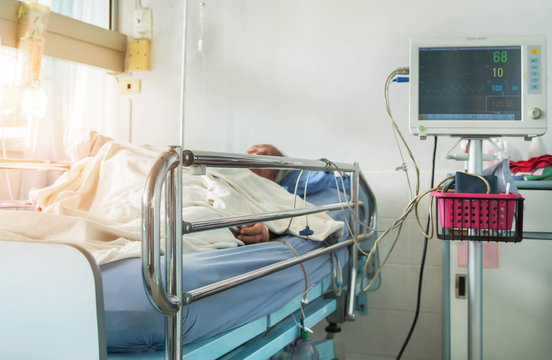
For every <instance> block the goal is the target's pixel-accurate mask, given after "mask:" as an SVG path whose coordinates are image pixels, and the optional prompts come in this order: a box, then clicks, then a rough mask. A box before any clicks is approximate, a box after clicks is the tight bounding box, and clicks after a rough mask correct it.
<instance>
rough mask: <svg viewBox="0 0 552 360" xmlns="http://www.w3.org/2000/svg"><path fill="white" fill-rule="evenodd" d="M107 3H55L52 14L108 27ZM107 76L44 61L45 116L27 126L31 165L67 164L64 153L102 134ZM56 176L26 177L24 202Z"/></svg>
mask: <svg viewBox="0 0 552 360" xmlns="http://www.w3.org/2000/svg"><path fill="white" fill-rule="evenodd" d="M105 3H106V2H105V1H97V0H79V1H73V0H53V1H52V6H51V10H52V11H54V12H56V13H60V14H62V15H65V16H69V17H72V18H75V19H78V20H81V21H85V22H88V23H91V24H93V25H96V26H102V27H105V26H106V18H107V17H106V14H107V13H108V9H107V8H106V7H105ZM105 76H106V75H105V70H102V69H98V68H94V67H91V66H86V65H80V64H74V63H71V62H69V61H64V60H58V59H53V58H48V57H44V58H43V60H42V68H41V75H40V79H41V82H40V83H41V86H42V87H43V88H44V90H45V91H46V94H47V98H48V100H47V108H46V114H45V116H44V117H43V118H40V119H31V120H30V121H29V125H28V131H27V138H26V147H25V157H26V158H27V159H41V160H42V159H47V160H68V157H67V155H66V153H65V149H66V148H67V147H68V146H69V145H71V144H73V143H75V142H76V141H77V140H78V139H79V138H81V137H82V136H83V135H85V134H86V133H87V132H88V131H91V130H96V131H98V132H100V133H102V132H103V130H104V129H103V127H104V126H103V108H104V104H103V102H104V97H103V93H104V84H105ZM59 175H60V173H59V172H57V171H44V172H36V171H28V172H27V174H25V176H23V178H22V184H21V191H20V198H23V199H25V198H27V194H28V192H29V190H30V189H32V188H41V187H45V186H48V185H50V184H51V183H52V182H53V181H54V180H55V179H56V178H57V177H58V176H59Z"/></svg>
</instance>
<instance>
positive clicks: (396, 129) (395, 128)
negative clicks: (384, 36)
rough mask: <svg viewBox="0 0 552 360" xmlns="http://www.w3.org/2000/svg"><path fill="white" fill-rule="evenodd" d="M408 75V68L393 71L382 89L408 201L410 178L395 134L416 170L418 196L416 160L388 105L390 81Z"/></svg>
mask: <svg viewBox="0 0 552 360" xmlns="http://www.w3.org/2000/svg"><path fill="white" fill-rule="evenodd" d="M408 74H410V69H409V68H408V67H399V68H397V69H395V70H393V71H392V72H391V73H390V74H389V76H388V77H387V80H386V81H385V87H384V92H383V97H384V102H385V110H386V111H387V115H389V119H390V120H391V125H392V129H393V137H394V138H395V142H396V143H397V149H398V150H399V154H400V157H401V160H402V165H401V166H399V167H397V168H396V170H403V171H404V173H405V175H406V181H407V183H408V192H409V194H410V199H412V198H413V196H412V186H411V184H410V177H409V175H408V169H407V167H406V162H405V160H404V156H403V154H402V150H401V146H400V144H399V142H398V139H397V134H398V135H399V137H400V139H401V141H402V143H403V144H404V147H405V148H406V151H407V152H408V155H409V156H410V159H411V160H412V162H413V163H414V168H415V170H416V192H415V194H416V195H418V192H419V187H420V185H419V183H420V170H419V169H418V164H417V163H416V160H415V159H414V156H413V155H412V151H411V150H410V147H409V146H408V144H407V143H406V141H405V139H404V137H403V135H402V132H401V131H400V130H399V127H398V125H397V123H396V122H395V119H394V118H393V115H392V114H391V107H390V105H389V85H390V84H391V82H392V81H394V78H395V77H396V76H397V75H408ZM400 78H401V79H404V78H405V77H400ZM397 82H406V80H401V81H397Z"/></svg>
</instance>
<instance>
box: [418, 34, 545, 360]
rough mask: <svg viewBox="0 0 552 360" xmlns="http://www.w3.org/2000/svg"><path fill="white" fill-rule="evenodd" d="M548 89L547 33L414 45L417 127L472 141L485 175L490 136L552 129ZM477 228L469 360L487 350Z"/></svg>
mask: <svg viewBox="0 0 552 360" xmlns="http://www.w3.org/2000/svg"><path fill="white" fill-rule="evenodd" d="M546 90H547V80H546V38H545V37H544V36H525V37H495V38H493V37H471V38H453V39H450V38H449V39H446V38H441V39H412V40H411V42H410V132H411V133H412V134H413V135H416V136H419V137H420V138H421V139H425V138H426V137H427V136H443V135H446V136H458V137H461V138H465V139H468V140H469V153H468V171H469V172H470V173H475V174H481V172H482V141H483V139H485V138H488V137H494V136H523V137H525V138H531V137H534V136H539V135H542V134H544V133H545V132H546V129H547V115H548V114H547V94H546ZM520 215H521V214H520ZM520 217H521V216H520ZM520 221H522V219H520ZM454 229H455V227H453V229H452V231H456V230H454ZM473 231H474V230H473V229H470V230H468V231H467V232H466V237H465V238H464V239H465V240H469V245H468V358H469V359H473V360H475V359H481V358H482V354H483V350H482V344H483V340H482V334H483V331H482V317H483V314H482V312H483V304H482V303H483V301H482V290H483V289H482V244H481V241H480V240H482V239H478V238H477V236H470V235H469V234H473ZM495 240H497V239H495ZM498 241H500V239H498ZM444 336H445V335H444ZM444 358H448V356H446V354H444Z"/></svg>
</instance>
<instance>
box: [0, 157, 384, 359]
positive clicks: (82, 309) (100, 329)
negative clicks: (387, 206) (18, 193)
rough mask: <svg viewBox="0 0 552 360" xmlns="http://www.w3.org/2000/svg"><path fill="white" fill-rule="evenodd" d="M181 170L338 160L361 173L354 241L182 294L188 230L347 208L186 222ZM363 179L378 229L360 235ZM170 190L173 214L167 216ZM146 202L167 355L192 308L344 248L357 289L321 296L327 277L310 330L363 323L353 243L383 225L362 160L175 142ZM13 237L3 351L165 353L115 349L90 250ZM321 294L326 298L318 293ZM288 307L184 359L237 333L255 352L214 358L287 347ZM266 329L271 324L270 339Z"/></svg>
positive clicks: (152, 293)
mask: <svg viewBox="0 0 552 360" xmlns="http://www.w3.org/2000/svg"><path fill="white" fill-rule="evenodd" d="M182 166H187V167H190V170H191V172H192V173H197V174H202V173H204V171H205V167H206V166H213V167H236V168H277V169H304V170H331V171H333V170H335V167H334V166H337V167H338V168H339V169H340V170H341V171H343V172H349V173H352V186H351V189H352V191H351V193H352V199H351V201H350V202H349V204H345V206H347V205H348V206H350V208H351V217H350V218H351V222H352V227H351V228H352V229H353V234H352V237H351V238H350V239H348V240H345V241H342V242H339V243H336V244H334V245H330V246H327V247H324V248H319V249H316V250H313V251H311V252H309V253H306V254H304V255H300V256H296V257H294V258H291V259H288V260H284V261H281V262H278V263H275V264H272V265H269V266H266V267H263V268H260V269H257V270H254V271H251V272H248V273H246V274H242V275H239V276H235V277H232V278H230V279H226V280H223V281H219V282H216V283H214V284H210V285H207V286H203V287H201V288H198V289H194V290H191V291H187V292H183V291H182V242H181V241H179V239H180V238H181V236H180V235H179V234H186V233H192V232H198V231H205V230H211V229H218V228H223V227H229V226H239V225H244V224H251V223H256V222H263V221H269V220H273V219H283V218H289V217H293V216H301V215H306V214H311V213H315V212H322V211H329V210H338V209H342V208H343V206H344V204H340V203H337V204H330V205H323V206H317V207H307V208H301V209H293V210H287V211H280V212H273V213H264V214H255V215H248V216H237V217H227V218H222V219H217V220H204V221H198V222H193V223H191V222H186V221H185V220H184V221H183V219H182V218H181V211H180V209H181V206H182V204H181V201H182V187H181V186H180V185H179V184H182V181H181V180H182ZM360 184H362V187H363V189H364V191H365V193H367V196H368V198H369V202H370V204H369V206H366V209H367V212H368V213H367V214H365V216H363V218H364V219H368V223H369V227H368V229H365V230H364V231H363V232H362V233H360V234H359V231H358V230H359V228H360V226H359V224H358V222H357V219H358V214H359V211H360V205H362V204H361V202H360V201H359V187H360ZM163 195H164V197H165V201H164V206H165V217H166V219H161V213H162V209H161V206H162V204H163V201H162V197H163ZM142 203H143V206H142V232H143V236H142V248H143V253H142V275H143V282H144V287H145V289H146V292H147V294H148V297H149V299H150V301H151V302H152V304H153V306H154V307H155V308H156V309H157V310H159V311H161V312H162V313H163V314H164V317H165V354H164V355H165V359H182V358H183V350H182V349H183V347H182V323H181V321H180V320H179V319H181V314H182V309H183V307H184V306H186V305H188V304H190V303H192V302H194V301H197V300H199V299H201V298H204V297H207V296H211V295H214V294H216V293H218V292H221V291H224V290H227V289H230V288H233V287H235V286H238V285H240V284H243V283H246V282H249V281H252V280H254V279H257V278H260V277H262V276H266V275H268V274H271V273H274V272H276V271H279V270H282V269H285V268H288V267H290V266H293V265H296V264H299V263H301V262H304V261H307V260H309V259H312V258H314V257H317V256H321V255H324V254H329V253H331V252H334V251H336V250H338V249H340V248H343V247H349V252H348V254H349V261H348V265H347V266H348V274H347V275H348V276H347V277H346V278H348V279H346V280H347V281H348V286H347V288H348V294H345V292H344V294H342V296H341V297H340V298H338V299H326V298H322V297H321V295H322V294H323V293H324V291H325V290H326V289H327V288H328V287H329V285H328V284H327V281H325V282H324V283H322V284H319V285H318V286H317V287H315V288H313V289H311V290H310V291H309V292H308V294H307V295H308V297H309V298H312V300H314V301H312V303H310V304H308V305H307V307H306V309H305V319H306V320H305V324H306V326H309V327H310V326H313V325H314V324H315V323H316V322H318V321H320V320H322V319H323V318H325V317H328V316H330V318H331V320H330V318H328V319H329V321H331V322H336V323H341V322H343V321H345V320H353V319H354V317H355V314H354V310H355V295H356V294H357V292H358V278H357V270H358V269H357V267H358V264H357V260H358V258H359V257H358V249H357V248H356V246H355V245H354V240H353V239H356V241H358V242H362V241H364V240H366V239H370V238H371V237H372V236H373V235H374V234H375V223H376V200H375V196H374V195H373V193H372V191H371V189H370V187H369V185H368V184H367V182H366V181H365V179H364V177H363V176H362V174H361V173H360V171H359V167H358V164H352V165H351V164H342V163H337V164H333V163H330V162H329V161H327V160H314V161H313V160H303V159H295V158H286V157H272V156H261V155H241V154H225V153H213V152H202V151H193V152H192V151H182V149H181V148H180V147H169V148H167V149H166V151H164V152H163V153H162V154H161V155H160V156H159V157H158V158H157V160H156V161H155V162H154V164H153V166H152V168H151V170H150V174H149V175H148V178H147V180H146V184H145V190H144V195H143V199H142ZM163 222H164V224H163ZM163 225H164V226H165V229H166V237H165V241H166V243H165V245H166V249H165V255H164V256H165V257H166V267H165V269H164V275H165V276H166V279H167V281H163V280H162V278H163V276H162V272H163V269H161V260H160V259H161V251H160V248H161V246H160V245H161V244H160V242H161V236H160V233H161V226H163ZM4 240H6V239H1V240H0V288H1V289H2V297H1V298H0V318H2V322H1V323H0V338H2V339H3V340H5V341H6V344H8V343H9V344H10V346H4V347H3V348H2V349H0V357H6V358H56V359H65V358H67V359H70V358H74V357H79V358H83V359H84V358H90V359H98V358H100V359H105V358H109V359H130V358H132V359H152V358H155V359H159V358H162V353H160V352H155V353H151V352H148V353H125V354H109V355H108V354H107V352H106V345H105V344H106V341H105V335H104V324H103V290H102V281H101V275H100V271H99V268H98V266H97V264H96V263H95V261H94V260H93V259H92V258H91V257H90V255H89V254H88V253H87V252H86V251H85V250H83V249H80V248H79V247H78V246H77V245H74V244H46V243H44V242H39V241H38V242H14V241H4ZM361 245H362V244H361ZM45 254H47V256H45ZM68 270H70V271H68ZM8 273H9V276H8ZM344 280H345V279H344ZM317 297H318V299H316V298H317ZM37 299H38V300H37ZM288 305H289V306H288ZM288 305H286V306H284V308H282V309H281V311H278V312H279V313H278V314H271V315H269V317H270V318H271V320H268V321H265V320H263V319H259V320H258V321H254V322H253V323H248V324H246V325H244V326H242V327H240V328H238V329H235V330H231V331H229V332H227V333H225V334H222V335H220V336H218V337H217V339H215V340H213V339H206V340H202V341H200V342H199V343H200V344H189V345H186V346H185V349H187V350H186V351H189V353H188V354H187V355H185V354H184V357H185V358H194V356H195V355H194V354H199V353H201V354H202V355H201V358H204V357H203V355H205V354H206V353H208V351H207V352H205V351H203V350H205V348H213V347H215V348H217V347H220V346H221V345H222V344H224V345H225V346H226V347H227V346H228V345H227V343H228V338H229V337H230V338H234V337H235V336H236V335H237V336H242V337H247V336H249V339H251V338H254V339H253V340H252V341H251V342H249V343H253V345H252V346H250V347H248V348H247V349H244V348H243V346H242V347H241V348H237V349H235V350H234V351H233V352H232V351H231V350H232V348H228V349H225V350H224V352H222V353H220V354H218V353H217V354H215V355H213V356H212V358H216V357H219V356H221V355H223V354H225V353H227V352H228V351H230V353H228V354H227V355H224V356H225V357H224V358H225V359H245V358H251V359H258V358H267V357H269V356H271V354H275V353H276V352H278V351H279V350H280V349H281V348H282V347H283V346H285V343H284V345H281V344H282V341H287V343H289V342H290V341H293V339H295V338H296V337H297V334H298V329H297V327H296V326H295V324H294V321H292V320H290V316H288V315H289V314H291V313H292V312H293V311H294V310H296V309H297V307H296V306H295V305H293V304H291V302H290V304H288ZM294 306H295V307H294ZM286 317H287V318H286ZM267 328H269V329H270V331H269V334H268V336H267V331H266V330H267ZM51 329H55V331H51ZM263 333H264V334H263ZM259 334H262V335H259ZM257 335H259V336H257ZM275 339H278V340H279V342H278V343H277V345H274V344H272V345H271V344H270V343H269V342H270V341H272V340H275ZM244 341H245V340H243V341H241V340H240V341H238V342H237V345H236V346H239V345H241V344H242V343H243V342H244ZM249 343H248V344H249ZM274 343H276V341H274ZM213 344H214V345H213ZM232 346H234V345H232ZM275 346H276V347H275ZM190 349H191V350H190ZM198 349H199V350H201V351H203V352H201V351H199V350H198ZM259 349H265V350H264V351H261V350H259ZM266 349H268V350H266ZM259 354H261V355H259ZM267 354H270V355H267ZM188 355H189V356H188ZM190 356H191V357H190ZM259 356H260V357H259ZM196 358H197V357H196Z"/></svg>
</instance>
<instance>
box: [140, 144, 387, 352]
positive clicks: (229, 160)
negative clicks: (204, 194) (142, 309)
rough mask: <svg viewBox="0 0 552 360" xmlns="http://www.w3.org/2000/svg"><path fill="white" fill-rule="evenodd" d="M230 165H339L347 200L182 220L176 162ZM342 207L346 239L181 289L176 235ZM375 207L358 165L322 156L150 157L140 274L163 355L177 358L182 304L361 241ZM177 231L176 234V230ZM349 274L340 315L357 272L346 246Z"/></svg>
mask: <svg viewBox="0 0 552 360" xmlns="http://www.w3.org/2000/svg"><path fill="white" fill-rule="evenodd" d="M178 165H182V166H191V167H205V166H210V167H232V168H249V169H252V168H272V169H300V170H327V171H334V170H337V169H339V170H340V171H342V172H349V173H352V185H351V189H352V191H351V197H352V198H351V201H350V202H349V203H348V204H347V203H342V204H330V205H323V206H317V207H312V208H307V209H294V210H287V211H279V212H273V213H264V214H254V215H249V216H243V217H226V218H220V219H216V220H213V221H211V220H206V221H199V222H194V223H188V222H183V221H182V212H181V208H182V186H181V185H182V167H181V166H178ZM361 182H362V187H363V188H364V189H365V190H366V191H367V193H368V197H369V201H370V204H369V206H368V209H369V213H368V215H367V217H366V218H367V219H370V223H369V224H368V229H364V231H363V232H362V234H359V228H360V227H359V225H358V222H357V220H358V211H359V210H358V207H359V188H360V184H361ZM163 187H164V188H165V207H166V215H165V216H166V223H165V226H166V242H165V245H166V249H165V258H166V259H167V266H166V268H165V270H166V279H167V281H166V284H165V285H163V280H162V276H161V260H160V257H161V252H160V237H161V236H160V233H161V232H160V231H161V195H162V189H163ZM342 206H350V207H351V209H352V214H351V226H352V229H353V233H352V234H351V239H349V240H346V241H344V242H340V243H338V244H334V245H332V246H329V247H326V248H323V249H317V250H314V251H311V252H309V253H307V254H304V255H301V256H299V257H295V258H292V259H288V260H284V261H281V262H278V263H275V264H272V265H268V266H266V267H263V268H260V269H257V270H254V271H251V272H248V273H246V274H242V275H239V276H237V277H234V278H231V279H226V280H223V281H220V282H217V283H214V284H211V285H207V286H204V287H201V288H198V289H195V290H191V291H189V292H186V293H182V290H181V289H182V240H181V236H182V234H184V233H190V232H196V231H205V230H211V229H216V228H222V227H229V226H236V225H243V224H250V223H254V222H262V221H269V220H275V219H283V218H290V217H293V216H299V215H305V214H307V213H314V212H324V211H328V210H335V209H340V208H341V207H342ZM375 208H376V199H375V197H374V195H373V193H372V191H371V190H370V187H369V186H368V184H367V183H366V181H365V179H364V177H363V176H362V175H361V174H360V170H359V167H358V164H356V163H355V164H345V163H333V162H330V161H328V160H325V159H321V160H305V159H298V158H287V157H276V156H264V155H247V154H229V153H216V152H204V151H189V150H185V151H182V149H181V148H180V147H170V148H167V150H166V151H165V152H163V153H162V154H161V155H160V156H159V157H158V158H157V159H156V161H155V162H154V164H153V166H152V168H151V171H150V173H149V175H148V177H147V179H146V185H145V189H144V195H143V198H142V275H143V281H144V287H145V289H146V293H147V294H148V297H149V299H150V302H151V303H152V304H153V306H154V307H155V308H156V309H157V310H159V311H160V312H162V313H164V314H165V318H166V321H165V324H166V326H165V358H166V359H179V358H181V357H182V345H181V342H182V324H181V321H180V319H181V311H182V306H183V305H186V304H189V303H191V302H193V301H195V300H199V299H200V298H203V297H206V296H210V295H213V294H215V293H218V292H221V291H224V290H227V289H230V288H232V287H235V286H238V285H240V284H243V283H245V282H249V281H252V280H254V279H257V278H260V277H262V276H266V275H268V274H271V273H274V272H277V271H280V270H283V269H285V268H288V267H290V266H293V265H296V264H298V263H301V262H303V261H306V260H309V259H311V258H314V257H317V256H321V255H324V254H327V253H330V252H332V251H335V250H337V249H339V248H341V247H345V246H350V245H352V244H353V242H354V241H359V242H361V241H364V240H366V239H369V238H371V237H372V235H373V234H374V233H375V220H376V218H375ZM177 234H178V235H177ZM349 249H350V250H349V251H350V257H351V264H350V276H349V292H350V294H349V295H348V301H347V306H346V307H347V310H346V313H347V315H346V317H347V319H349V320H353V319H354V298H355V293H354V291H355V284H356V272H357V264H356V262H357V258H358V249H357V248H356V246H350V247H349Z"/></svg>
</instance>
